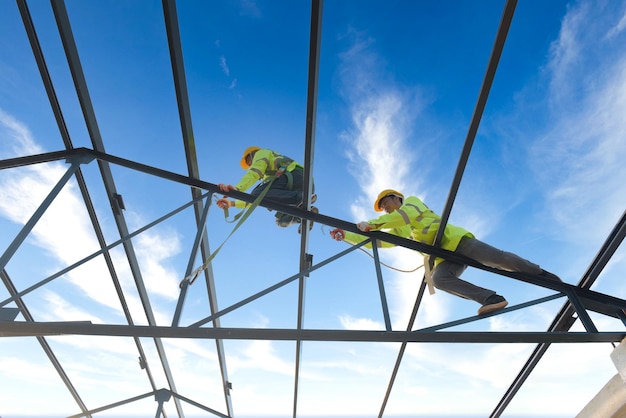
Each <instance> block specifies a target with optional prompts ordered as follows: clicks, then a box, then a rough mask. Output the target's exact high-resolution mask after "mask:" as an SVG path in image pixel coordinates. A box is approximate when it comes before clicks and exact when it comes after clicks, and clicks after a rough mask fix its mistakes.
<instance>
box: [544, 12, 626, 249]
mask: <svg viewBox="0 0 626 418" xmlns="http://www.w3.org/2000/svg"><path fill="white" fill-rule="evenodd" d="M624 9H625V6H624V4H623V2H620V3H617V2H607V3H604V4H603V7H596V5H595V3H594V4H593V5H591V3H587V2H582V3H580V4H578V5H577V6H576V7H573V8H572V9H571V10H570V11H569V13H568V15H567V16H566V17H565V18H564V20H563V24H562V29H561V32H560V34H559V37H558V39H557V40H555V41H554V42H553V44H552V46H551V53H550V57H549V61H548V63H547V65H546V68H547V69H548V73H547V75H548V77H549V81H548V83H549V85H550V95H549V96H548V99H547V102H548V103H549V106H550V114H551V124H550V126H547V127H546V128H545V130H544V132H543V133H540V134H539V135H540V136H539V138H540V139H539V140H538V141H537V142H536V144H535V147H534V149H533V161H535V162H536V164H535V167H534V169H535V172H536V173H537V175H538V178H539V179H540V181H542V185H543V187H544V188H545V190H547V191H548V194H547V198H548V202H549V204H550V208H551V211H552V214H553V215H554V218H555V220H556V222H557V225H558V227H559V228H560V229H562V231H564V232H565V234H563V235H562V236H563V238H564V239H565V240H571V239H573V238H575V237H577V236H578V233H579V229H578V228H577V227H575V224H576V223H577V220H578V217H579V216H580V214H581V213H586V216H590V217H592V218H594V219H596V223H595V226H594V228H593V230H591V231H587V232H586V234H587V236H589V235H588V234H598V235H597V236H596V237H595V238H596V240H595V241H596V242H597V240H599V239H601V238H602V237H604V236H606V234H607V233H608V230H609V229H610V228H611V227H612V225H613V224H614V223H615V222H616V221H617V219H618V218H619V216H620V215H621V214H622V212H623V210H624V208H625V207H626V183H624V181H623V179H624V178H626V166H625V165H624V164H623V161H624V160H625V159H626V147H624V137H626V118H624V117H623V115H624V114H626V50H624V48H623V45H624V43H625V42H626V33H625V32H624V30H623V28H624V23H623V22H624V16H625V14H624Z"/></svg>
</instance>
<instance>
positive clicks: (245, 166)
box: [240, 146, 261, 170]
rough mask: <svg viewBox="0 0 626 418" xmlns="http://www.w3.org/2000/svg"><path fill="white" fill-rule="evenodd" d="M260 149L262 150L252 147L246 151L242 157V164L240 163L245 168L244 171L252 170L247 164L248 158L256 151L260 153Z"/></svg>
mask: <svg viewBox="0 0 626 418" xmlns="http://www.w3.org/2000/svg"><path fill="white" fill-rule="evenodd" d="M260 149H261V148H259V147H256V146H251V147H248V148H246V150H245V151H244V152H243V156H242V157H241V162H240V164H241V168H243V169H244V170H247V169H249V168H250V164H248V163H247V162H246V157H247V156H248V154H250V153H252V152H254V151H258V150H260Z"/></svg>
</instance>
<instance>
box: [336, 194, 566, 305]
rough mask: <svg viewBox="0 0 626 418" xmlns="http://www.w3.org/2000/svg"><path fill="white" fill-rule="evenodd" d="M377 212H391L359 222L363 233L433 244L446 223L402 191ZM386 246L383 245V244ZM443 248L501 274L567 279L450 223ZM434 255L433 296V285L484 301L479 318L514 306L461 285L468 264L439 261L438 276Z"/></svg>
mask: <svg viewBox="0 0 626 418" xmlns="http://www.w3.org/2000/svg"><path fill="white" fill-rule="evenodd" d="M374 210H375V211H376V212H382V211H385V212H387V214H386V215H382V216H379V217H378V218H376V219H372V220H369V221H367V222H359V223H358V224H357V228H358V229H359V230H360V231H363V232H367V231H372V230H386V232H389V233H392V234H394V235H398V236H401V237H403V238H410V239H412V240H414V241H418V242H422V243H424V244H428V245H433V242H434V240H435V236H436V234H437V230H438V226H439V224H440V222H441V218H440V216H439V215H437V214H436V213H435V212H433V211H432V210H430V209H429V208H428V207H427V206H426V205H425V204H424V202H422V200H420V199H419V198H418V197H415V196H409V197H407V198H406V199H405V198H404V195H403V194H402V193H400V192H398V191H396V190H392V189H387V190H383V191H382V192H380V194H379V195H378V197H377V198H376V201H375V202H374ZM330 235H331V237H332V238H333V239H335V240H337V241H343V240H345V241H347V242H349V243H352V244H356V243H359V242H362V241H364V240H365V239H366V237H365V236H363V235H359V234H355V233H352V232H349V231H344V230H342V229H333V230H332V231H330ZM379 245H380V244H379ZM381 246H382V247H391V246H393V244H390V243H382V245H381ZM441 248H443V249H446V250H448V251H455V252H457V253H459V254H462V255H464V256H466V257H468V258H471V259H473V260H476V261H478V262H479V263H481V264H483V265H485V266H489V267H493V268H496V269H500V270H505V271H511V272H520V273H528V274H532V275H533V276H539V277H542V278H544V279H547V280H551V281H561V279H560V278H559V277H558V276H557V275H555V274H553V273H550V272H548V271H546V270H543V269H542V268H541V267H539V266H538V265H537V264H534V263H532V262H530V261H528V260H525V259H523V258H521V257H519V256H518V255H515V254H513V253H510V252H506V251H502V250H499V249H497V248H494V247H492V246H490V245H488V244H486V243H484V242H482V241H479V240H478V239H476V238H475V237H474V234H472V233H471V232H469V231H467V230H465V229H463V228H461V227H458V226H454V225H450V224H447V225H446V229H445V231H444V234H443V237H442V240H441ZM428 266H429V260H428V255H426V259H425V261H424V267H425V268H426V280H427V282H428V284H429V287H430V289H431V293H432V292H433V290H432V286H433V285H434V287H436V288H437V289H441V290H443V291H445V292H448V293H451V294H453V295H456V296H460V297H462V298H465V299H470V300H473V301H475V302H478V303H479V304H480V305H481V307H480V309H478V314H479V315H482V314H486V313H489V312H493V311H495V310H498V309H502V308H504V307H505V306H506V305H507V304H508V302H507V300H506V299H505V298H504V297H503V296H500V295H498V294H497V293H496V292H494V291H493V290H489V289H484V288H482V287H479V286H476V285H474V284H472V283H469V282H466V281H464V280H461V279H460V278H459V277H460V276H461V274H462V273H463V271H465V269H466V268H467V265H464V264H458V263H454V262H452V261H448V260H444V259H442V258H436V259H435V261H434V267H433V269H432V271H430V270H429V267H428Z"/></svg>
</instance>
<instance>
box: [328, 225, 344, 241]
mask: <svg viewBox="0 0 626 418" xmlns="http://www.w3.org/2000/svg"><path fill="white" fill-rule="evenodd" d="M345 236H346V233H345V231H344V230H343V229H340V228H335V229H333V230H332V231H330V237H331V238H332V239H334V240H335V241H343V239H344V238H345Z"/></svg>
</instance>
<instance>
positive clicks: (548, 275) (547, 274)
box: [539, 270, 563, 283]
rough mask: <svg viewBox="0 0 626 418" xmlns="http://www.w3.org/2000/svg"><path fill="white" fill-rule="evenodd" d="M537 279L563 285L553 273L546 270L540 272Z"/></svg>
mask: <svg viewBox="0 0 626 418" xmlns="http://www.w3.org/2000/svg"><path fill="white" fill-rule="evenodd" d="M539 277H541V278H542V279H546V280H550V281H552V282H561V283H563V280H561V278H560V277H559V276H557V275H556V274H554V273H550V272H549V271H546V270H541V273H539Z"/></svg>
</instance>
